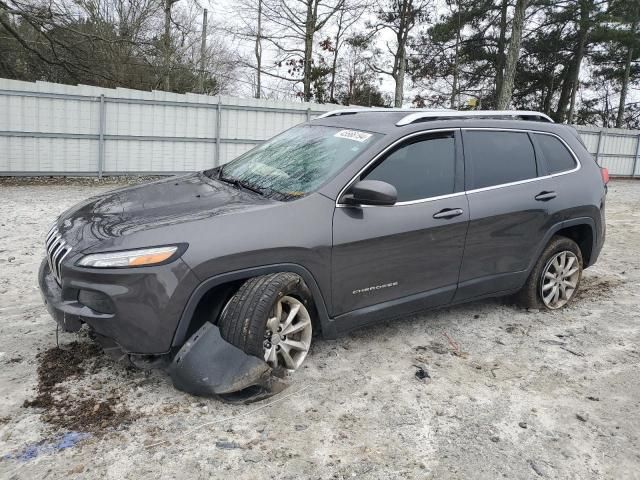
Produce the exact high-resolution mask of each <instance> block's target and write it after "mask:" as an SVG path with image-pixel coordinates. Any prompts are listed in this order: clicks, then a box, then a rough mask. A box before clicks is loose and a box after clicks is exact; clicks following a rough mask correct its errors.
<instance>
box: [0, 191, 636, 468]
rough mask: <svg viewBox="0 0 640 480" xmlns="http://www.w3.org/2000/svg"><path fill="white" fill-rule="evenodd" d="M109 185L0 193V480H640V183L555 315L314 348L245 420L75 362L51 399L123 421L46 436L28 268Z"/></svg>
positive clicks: (473, 307)
mask: <svg viewBox="0 0 640 480" xmlns="http://www.w3.org/2000/svg"><path fill="white" fill-rule="evenodd" d="M107 188H113V185H110V186H104V185H100V184H93V183H92V182H86V184H83V185H74V184H67V185H35V186H34V185H31V186H19V185H9V184H6V183H5V184H4V185H0V478H25V479H27V478H104V479H122V478H189V479H193V478H211V477H214V478H215V477H220V478H222V477H224V478H238V479H240V478H243V479H244V478H249V479H251V478H256V479H262V478H282V479H285V478H291V479H295V478H314V479H315V478H318V479H320V478H322V479H324V478H336V479H341V478H367V479H368V478H374V479H389V478H420V479H423V478H438V479H442V478H460V479H464V478H488V479H495V478H499V477H505V478H539V477H545V478H572V479H573V478H575V479H600V478H615V479H619V478H640V440H639V436H640V416H639V413H640V370H639V366H640V346H639V345H640V183H639V182H635V183H634V182H630V181H613V182H612V183H611V188H610V194H609V201H608V202H609V203H608V206H607V213H608V239H607V243H606V246H605V249H604V251H603V253H602V255H601V257H600V260H599V263H598V264H597V265H596V266H595V267H593V268H591V269H589V270H588V271H587V272H586V273H585V277H584V283H583V290H582V292H581V294H580V296H579V299H578V301H576V302H575V303H574V304H573V305H571V306H570V307H569V308H566V309H563V310H562V311H560V312H554V313H549V312H538V311H523V310H518V309H516V308H514V307H510V306H507V305H504V304H503V303H502V302H501V301H499V300H495V301H486V302H482V303H473V304H468V305H464V306H460V307H455V308H450V309H444V310H439V311H434V312H428V313H425V314H423V315H419V316H414V317H411V318H406V319H404V320H401V321H397V322H393V323H388V324H384V325H381V326H378V327H375V328H369V329H366V330H361V331H357V332H355V333H353V334H351V335H350V336H347V337H345V338H341V339H339V340H336V341H325V340H317V341H316V343H315V344H314V346H313V349H312V352H311V355H310V357H309V358H308V360H307V361H306V363H305V365H304V368H303V369H302V370H301V371H300V372H298V373H296V374H295V375H294V376H293V378H292V379H291V380H292V385H291V386H290V387H289V388H288V389H287V390H285V391H284V392H283V393H281V394H280V395H278V396H276V397H274V398H272V399H270V400H268V401H263V402H260V403H255V404H252V405H248V406H238V405H228V404H222V403H220V402H219V401H216V400H211V399H203V398H195V397H191V396H189V395H186V394H183V393H181V392H178V391H176V390H174V389H173V388H172V386H171V384H170V381H169V380H168V377H167V376H166V375H165V374H164V373H162V372H159V371H153V372H143V371H129V370H126V369H125V368H123V367H122V366H120V365H119V364H116V363H113V362H112V361H110V360H108V359H106V358H105V357H103V356H101V357H99V358H90V359H88V360H86V362H85V363H86V364H87V365H89V366H87V368H81V369H80V371H79V372H77V375H74V376H72V377H70V378H69V379H68V380H67V381H65V382H63V383H62V384H60V385H59V390H58V393H57V395H59V396H60V395H61V398H62V400H63V401H64V400H65V399H68V400H69V402H70V403H73V402H76V401H79V399H90V400H91V401H93V402H101V401H103V400H109V401H110V402H111V404H112V405H114V408H116V409H119V410H121V411H128V414H129V415H128V416H127V418H129V419H130V420H131V421H130V423H122V424H117V422H116V424H115V426H112V425H110V424H109V423H108V422H107V423H104V425H106V426H105V427H104V428H101V427H100V425H99V428H96V427H95V425H94V426H93V427H92V428H89V426H87V428H86V429H84V430H87V431H88V433H83V429H82V428H78V429H77V431H76V432H71V433H68V432H67V435H64V436H61V435H63V434H64V433H65V431H64V429H63V428H62V429H61V427H58V426H56V425H57V424H56V423H55V422H54V423H51V421H52V420H51V416H50V415H49V414H48V413H47V412H45V411H43V410H42V409H40V408H37V407H25V406H23V404H24V402H25V400H30V399H33V398H34V397H35V395H36V392H35V388H36V385H37V381H38V374H37V369H38V365H39V362H41V361H42V359H41V357H42V356H41V357H40V358H36V354H37V353H38V352H44V351H46V350H48V349H50V348H51V347H53V346H54V345H55V329H54V324H53V322H52V320H51V319H50V318H49V316H48V314H47V312H46V310H45V308H44V306H43V305H42V302H41V300H40V295H39V292H38V288H37V282H36V271H37V267H38V264H39V262H40V259H41V256H42V255H43V247H42V241H43V237H44V235H45V232H46V230H47V228H48V226H49V225H50V223H51V221H52V219H53V218H54V216H55V215H57V214H59V213H60V212H62V211H63V210H64V209H65V208H67V207H68V206H71V205H72V204H74V203H75V202H77V201H79V200H81V199H83V198H85V197H87V196H89V195H91V194H94V193H96V192H98V191H100V190H103V189H107ZM447 336H448V337H449V338H450V339H451V342H450V341H449V339H448V338H447ZM76 339H77V336H76V335H69V334H64V335H61V337H60V341H61V344H63V346H64V345H67V346H68V345H69V344H70V342H72V341H74V340H76ZM80 340H81V341H87V340H86V339H84V338H80ZM455 345H457V347H456V346H455ZM82 365H84V363H83V364H82ZM414 365H424V366H425V367H426V370H427V371H428V373H429V375H430V377H431V378H430V379H425V380H418V379H417V378H416V377H415V375H414V374H415V371H416V368H415V367H414ZM274 401H275V402H276V403H272V402H274ZM97 408H98V407H96V409H97ZM62 420H65V419H64V418H63V419H62ZM66 420H69V419H68V418H67V419H66ZM71 420H73V419H71ZM58 421H60V418H58ZM63 423H64V422H63ZM67 423H68V422H67ZM71 423H73V422H71ZM77 423H78V422H76V424H77ZM58 424H59V422H58ZM158 442H165V443H162V444H160V445H154V444H156V443H158ZM65 447H68V448H65Z"/></svg>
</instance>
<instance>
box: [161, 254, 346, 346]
mask: <svg viewBox="0 0 640 480" xmlns="http://www.w3.org/2000/svg"><path fill="white" fill-rule="evenodd" d="M279 272H291V273H295V274H297V275H300V277H302V279H303V280H304V282H305V283H306V285H307V287H309V290H310V291H311V295H312V296H313V302H314V306H315V308H316V313H317V314H318V323H319V324H320V329H321V333H322V335H323V336H324V337H328V338H333V337H335V336H336V333H335V331H334V330H335V326H334V325H333V322H331V320H330V319H329V315H328V313H327V312H328V311H327V306H326V303H325V299H324V297H323V295H322V292H321V291H320V288H319V287H318V283H317V282H316V280H315V278H314V277H313V275H312V274H311V272H310V271H309V270H307V269H306V268H305V267H303V266H302V265H298V264H294V263H280V264H273V265H264V266H259V267H252V268H246V269H242V270H236V271H233V272H227V273H223V274H220V275H216V276H213V277H210V278H208V279H206V280H204V281H202V282H201V283H200V284H199V285H198V286H197V287H196V289H195V290H194V291H193V292H192V293H191V296H190V297H189V300H188V301H187V304H186V306H185V308H184V310H183V311H182V315H181V316H180V320H179V321H178V326H177V327H176V331H175V333H174V335H173V341H172V342H171V346H172V347H174V348H175V347H179V346H181V345H182V344H183V343H184V342H185V341H186V340H187V339H188V338H189V335H190V332H191V331H193V330H194V328H196V329H197V328H198V327H199V326H201V325H203V324H204V322H206V320H207V318H206V312H209V311H211V309H214V312H215V311H217V313H218V314H219V313H220V312H221V311H222V308H223V307H224V305H225V304H226V302H227V300H228V299H229V298H231V296H232V295H233V294H234V293H235V292H236V291H237V289H238V288H239V286H240V285H241V284H242V282H243V281H244V280H247V279H249V278H252V277H257V276H260V275H266V274H269V273H279Z"/></svg>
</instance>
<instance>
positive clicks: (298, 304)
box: [219, 272, 314, 370]
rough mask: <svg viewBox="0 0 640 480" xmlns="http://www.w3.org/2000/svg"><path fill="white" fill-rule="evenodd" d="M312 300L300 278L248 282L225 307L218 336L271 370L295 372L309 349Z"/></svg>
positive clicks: (270, 277)
mask: <svg viewBox="0 0 640 480" xmlns="http://www.w3.org/2000/svg"><path fill="white" fill-rule="evenodd" d="M313 311H314V309H313V300H312V296H311V292H310V291H309V289H308V288H307V286H306V285H305V283H304V281H303V280H302V278H301V277H300V276H299V275H296V274H294V273H290V272H284V273H273V274H269V275H263V276H260V277H254V278H251V279H249V280H247V281H246V282H245V283H244V284H243V285H242V286H241V287H240V289H239V290H238V291H237V292H236V294H235V295H234V296H233V297H232V298H231V300H229V302H228V303H227V305H226V306H225V308H224V310H223V312H222V314H221V316H220V320H219V327H220V334H221V335H222V338H224V339H225V340H226V341H227V342H229V343H231V344H232V345H235V346H236V347H238V348H240V349H242V350H243V351H244V352H245V353H247V354H249V355H254V356H256V357H259V358H263V359H264V361H265V362H267V363H268V364H269V365H270V366H271V367H272V368H274V369H279V368H281V369H286V370H297V369H298V367H300V365H301V364H302V362H303V361H304V359H305V358H306V356H307V354H308V353H309V348H310V347H311V337H312V334H313V330H312V318H311V312H313Z"/></svg>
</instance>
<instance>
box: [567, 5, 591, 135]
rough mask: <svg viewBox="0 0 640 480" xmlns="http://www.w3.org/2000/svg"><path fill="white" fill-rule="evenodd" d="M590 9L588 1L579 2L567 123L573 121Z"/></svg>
mask: <svg viewBox="0 0 640 480" xmlns="http://www.w3.org/2000/svg"><path fill="white" fill-rule="evenodd" d="M590 10H591V4H590V2H586V1H584V0H583V1H582V2H580V28H579V30H578V50H577V51H576V59H575V67H574V69H573V72H571V73H572V79H571V102H570V103H569V114H568V115H567V123H571V122H573V113H574V111H575V106H576V93H577V92H578V86H579V85H578V84H579V81H580V66H581V65H582V58H583V57H584V48H585V45H586V43H587V36H588V34H589V22H590V19H589V13H590Z"/></svg>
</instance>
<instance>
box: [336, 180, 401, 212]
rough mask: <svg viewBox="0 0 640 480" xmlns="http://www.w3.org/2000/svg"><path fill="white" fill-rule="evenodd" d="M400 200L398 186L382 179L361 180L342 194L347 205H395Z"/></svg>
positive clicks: (343, 201) (342, 200)
mask: <svg viewBox="0 0 640 480" xmlns="http://www.w3.org/2000/svg"><path fill="white" fill-rule="evenodd" d="M397 200H398V191H397V190H396V187H394V186H393V185H391V184H390V183H387V182H381V181H380V180H360V181H359V182H358V183H356V184H355V185H353V186H352V187H351V188H350V189H349V192H348V193H346V194H345V195H343V196H342V199H341V202H342V203H346V204H347V205H354V206H356V205H379V206H381V205H393V204H395V203H396V201H397Z"/></svg>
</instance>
